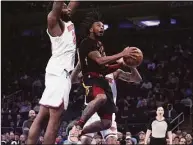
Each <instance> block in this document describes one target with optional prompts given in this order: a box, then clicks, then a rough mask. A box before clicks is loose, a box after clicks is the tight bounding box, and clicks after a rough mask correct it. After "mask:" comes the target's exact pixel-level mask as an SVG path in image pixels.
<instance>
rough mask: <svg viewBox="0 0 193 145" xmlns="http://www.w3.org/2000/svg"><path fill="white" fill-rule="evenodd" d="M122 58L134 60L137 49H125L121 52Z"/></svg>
mask: <svg viewBox="0 0 193 145" xmlns="http://www.w3.org/2000/svg"><path fill="white" fill-rule="evenodd" d="M122 53H123V57H130V58H133V59H136V57H137V49H136V48H135V47H126V48H125V49H124V50H123V51H122Z"/></svg>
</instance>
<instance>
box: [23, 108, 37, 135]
mask: <svg viewBox="0 0 193 145" xmlns="http://www.w3.org/2000/svg"><path fill="white" fill-rule="evenodd" d="M28 116H29V119H28V120H26V121H24V123H23V126H22V130H23V134H24V135H25V136H28V132H29V129H30V127H31V125H32V123H33V121H34V119H35V117H36V113H35V111H34V110H30V111H29V115H28Z"/></svg>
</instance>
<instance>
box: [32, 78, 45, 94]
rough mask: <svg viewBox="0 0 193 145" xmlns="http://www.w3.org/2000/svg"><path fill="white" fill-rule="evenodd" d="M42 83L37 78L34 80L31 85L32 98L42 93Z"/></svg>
mask: <svg viewBox="0 0 193 145" xmlns="http://www.w3.org/2000/svg"><path fill="white" fill-rule="evenodd" d="M42 87H43V85H42V82H41V80H40V79H39V78H36V80H35V81H34V82H33V83H32V96H38V97H40V96H41V92H42Z"/></svg>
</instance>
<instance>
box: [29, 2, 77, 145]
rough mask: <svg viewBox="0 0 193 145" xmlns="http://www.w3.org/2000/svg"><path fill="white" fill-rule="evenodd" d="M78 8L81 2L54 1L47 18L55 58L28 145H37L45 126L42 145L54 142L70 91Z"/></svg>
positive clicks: (46, 76) (46, 77) (52, 60)
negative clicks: (73, 21) (73, 13)
mask: <svg viewBox="0 0 193 145" xmlns="http://www.w3.org/2000/svg"><path fill="white" fill-rule="evenodd" d="M77 6H78V2H70V3H69V5H68V6H67V5H66V4H65V3H64V2H63V1H54V2H53V7H52V10H51V12H50V13H49V14H48V16H47V24H48V29H47V33H48V35H49V37H50V41H51V45H52V56H51V58H50V59H49V61H48V64H47V67H46V74H45V90H44V92H43V95H42V98H41V100H40V102H39V103H40V111H39V113H38V115H37V117H36V119H35V120H34V122H33V124H32V126H31V128H30V130H29V136H28V139H27V144H36V143H37V140H38V137H39V134H40V133H41V131H42V129H44V127H45V126H46V125H47V128H46V131H45V135H44V143H43V144H54V143H55V139H56V135H57V133H58V129H59V126H60V121H61V116H62V113H63V111H64V110H65V109H67V106H68V100H69V92H70V89H71V80H70V75H69V72H70V71H72V70H73V69H74V61H75V51H76V50H75V49H76V37H75V32H74V25H73V23H72V22H71V21H70V16H71V14H72V12H73V11H74V9H75V8H76V7H77Z"/></svg>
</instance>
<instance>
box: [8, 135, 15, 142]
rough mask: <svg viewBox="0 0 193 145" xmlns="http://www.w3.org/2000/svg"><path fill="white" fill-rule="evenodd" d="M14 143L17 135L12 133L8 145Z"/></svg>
mask: <svg viewBox="0 0 193 145" xmlns="http://www.w3.org/2000/svg"><path fill="white" fill-rule="evenodd" d="M13 141H15V134H14V133H13V132H10V138H9V142H7V143H8V144H11V143H12V142H13Z"/></svg>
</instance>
